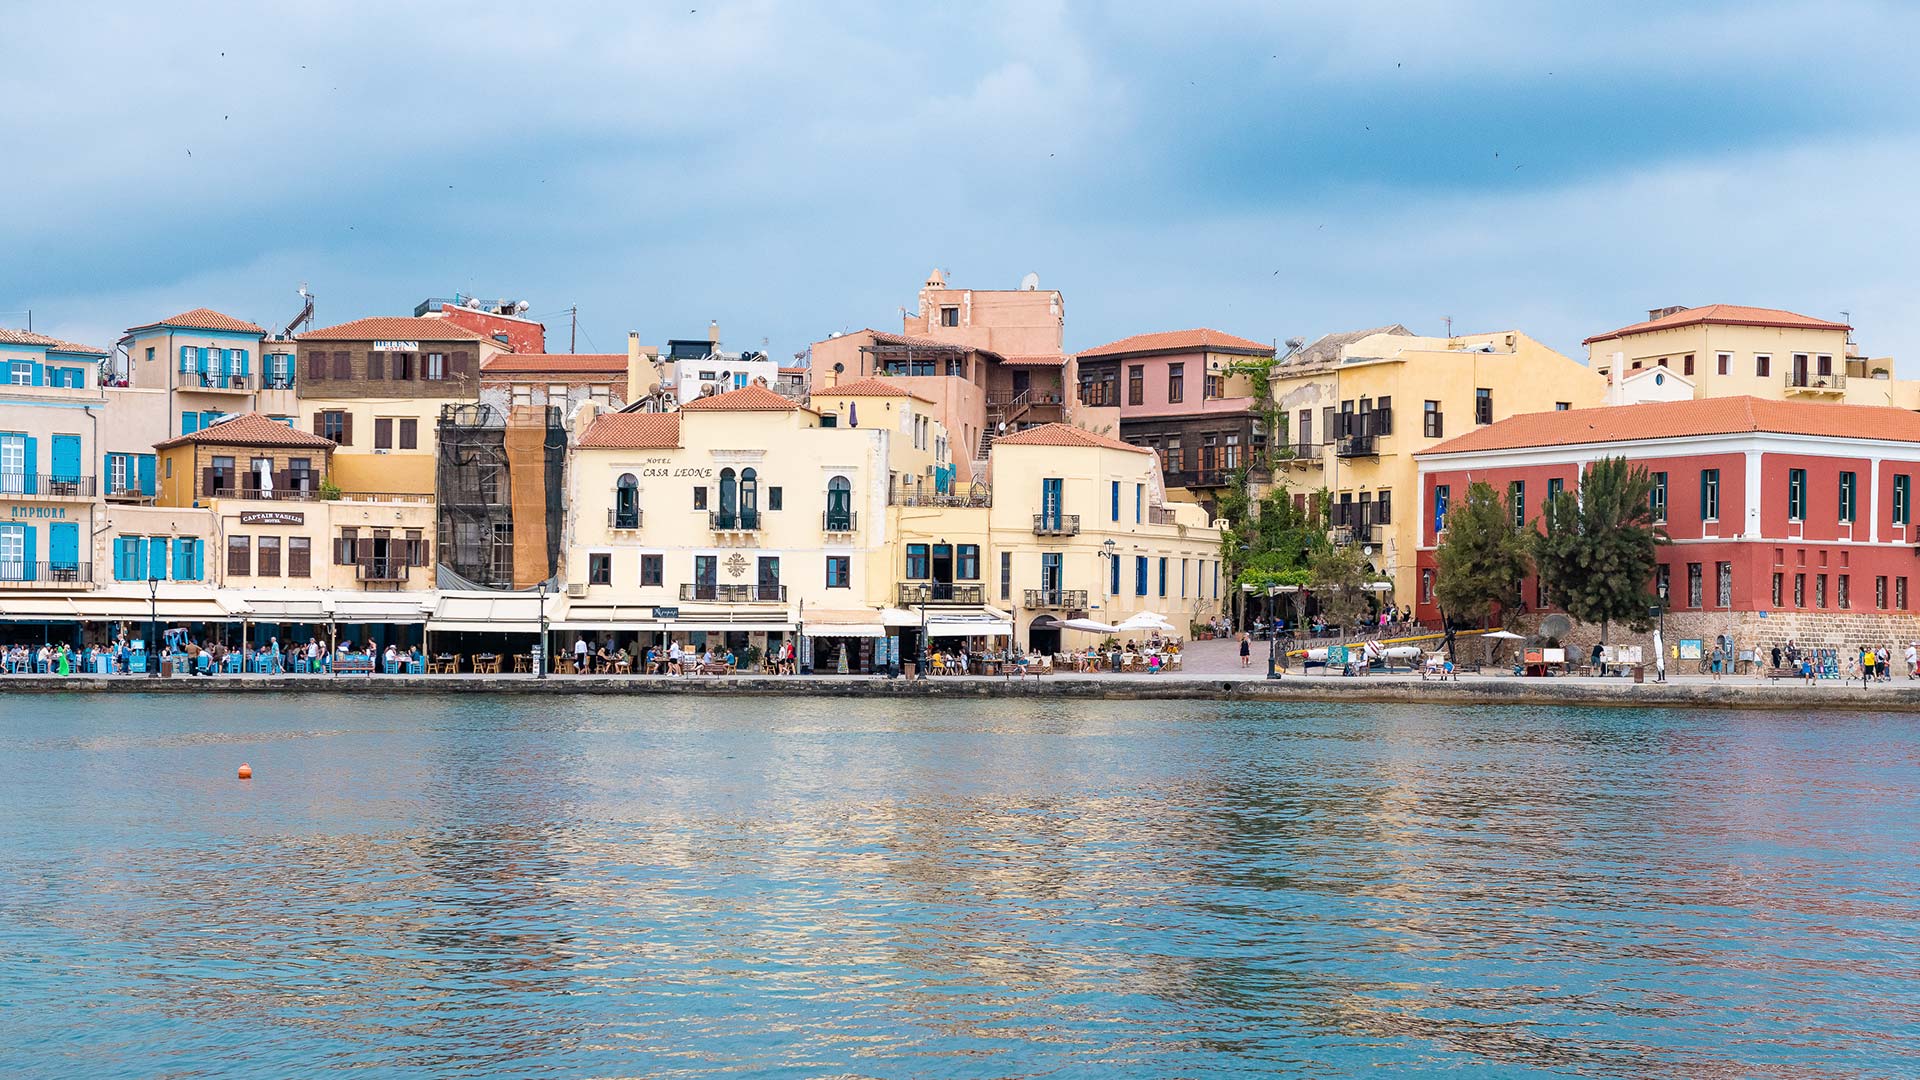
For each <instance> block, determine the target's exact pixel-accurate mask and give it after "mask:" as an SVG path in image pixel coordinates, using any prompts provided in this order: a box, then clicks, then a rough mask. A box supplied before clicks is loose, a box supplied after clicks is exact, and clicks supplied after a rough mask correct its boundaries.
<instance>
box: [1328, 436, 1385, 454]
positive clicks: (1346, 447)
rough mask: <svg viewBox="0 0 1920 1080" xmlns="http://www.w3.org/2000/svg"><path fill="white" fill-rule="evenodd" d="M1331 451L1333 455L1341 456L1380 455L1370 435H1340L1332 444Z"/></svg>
mask: <svg viewBox="0 0 1920 1080" xmlns="http://www.w3.org/2000/svg"><path fill="white" fill-rule="evenodd" d="M1333 453H1334V456H1335V457H1343V458H1361V457H1379V456H1380V451H1379V449H1378V448H1376V447H1375V445H1374V436H1372V435H1342V436H1340V441H1339V442H1337V443H1335V444H1334V445H1333Z"/></svg>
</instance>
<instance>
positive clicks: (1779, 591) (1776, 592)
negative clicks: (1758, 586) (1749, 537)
mask: <svg viewBox="0 0 1920 1080" xmlns="http://www.w3.org/2000/svg"><path fill="white" fill-rule="evenodd" d="M1786 579H1787V575H1785V574H1781V573H1775V574H1774V575H1773V606H1774V607H1779V606H1780V598H1781V597H1782V596H1783V595H1785V591H1786V585H1787V580H1786ZM1886 580H1887V579H1886V578H1881V579H1880V583H1881V585H1883V586H1884V585H1885V584H1886Z"/></svg>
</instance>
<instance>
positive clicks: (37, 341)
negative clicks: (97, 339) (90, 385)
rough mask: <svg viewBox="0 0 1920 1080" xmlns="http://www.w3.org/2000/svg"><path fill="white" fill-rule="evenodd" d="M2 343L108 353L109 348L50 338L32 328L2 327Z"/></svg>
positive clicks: (98, 354)
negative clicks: (15, 328)
mask: <svg viewBox="0 0 1920 1080" xmlns="http://www.w3.org/2000/svg"><path fill="white" fill-rule="evenodd" d="M0 345H40V346H44V347H46V348H49V349H52V350H54V351H56V352H77V353H93V354H94V355H96V356H105V355H107V350H105V349H96V348H94V347H93V346H91V345H79V344H75V343H74V342H71V341H61V340H60V339H59V338H50V337H48V336H47V335H45V334H36V333H34V332H33V331H31V330H8V329H6V328H5V327H0Z"/></svg>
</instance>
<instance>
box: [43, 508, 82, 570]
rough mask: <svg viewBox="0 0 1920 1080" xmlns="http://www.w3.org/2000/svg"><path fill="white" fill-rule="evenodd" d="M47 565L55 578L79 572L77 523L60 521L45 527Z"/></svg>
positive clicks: (78, 527) (78, 530) (78, 533)
mask: <svg viewBox="0 0 1920 1080" xmlns="http://www.w3.org/2000/svg"><path fill="white" fill-rule="evenodd" d="M47 563H48V564H49V565H50V566H51V567H52V568H53V570H54V572H55V574H56V576H61V575H75V574H77V573H78V572H79V570H80V526H79V524H78V523H77V522H72V521H60V522H55V523H54V524H52V525H50V526H48V527H47ZM76 580H77V578H76Z"/></svg>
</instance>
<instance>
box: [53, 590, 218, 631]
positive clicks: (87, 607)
mask: <svg viewBox="0 0 1920 1080" xmlns="http://www.w3.org/2000/svg"><path fill="white" fill-rule="evenodd" d="M73 606H74V614H73V616H72V617H73V618H76V619H82V620H85V621H88V622H145V621H146V620H148V619H152V618H157V619H159V620H160V621H161V622H239V621H240V616H238V615H235V614H233V613H232V612H229V611H228V610H227V609H226V608H224V607H222V606H221V605H220V602H219V601H218V600H215V599H214V598H213V594H212V593H210V592H204V593H200V594H198V595H189V596H178V595H176V596H168V595H166V592H165V586H162V592H161V595H160V599H159V601H158V602H157V603H156V602H155V601H154V600H153V599H152V598H151V597H147V596H108V595H102V594H99V593H94V594H91V595H88V596H76V597H74V598H73Z"/></svg>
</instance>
